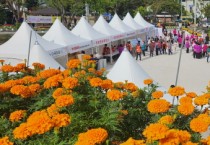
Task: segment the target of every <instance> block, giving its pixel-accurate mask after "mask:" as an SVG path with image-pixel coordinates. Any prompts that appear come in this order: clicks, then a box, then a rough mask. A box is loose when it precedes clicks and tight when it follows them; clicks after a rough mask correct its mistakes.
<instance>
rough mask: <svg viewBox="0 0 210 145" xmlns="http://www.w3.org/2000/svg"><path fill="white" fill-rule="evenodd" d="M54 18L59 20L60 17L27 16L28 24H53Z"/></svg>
mask: <svg viewBox="0 0 210 145" xmlns="http://www.w3.org/2000/svg"><path fill="white" fill-rule="evenodd" d="M56 18H58V19H59V20H61V17H57V16H27V22H28V23H53V22H54V21H55V20H56Z"/></svg>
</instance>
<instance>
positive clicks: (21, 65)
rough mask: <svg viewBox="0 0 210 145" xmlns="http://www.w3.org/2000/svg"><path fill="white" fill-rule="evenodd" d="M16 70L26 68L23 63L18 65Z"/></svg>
mask: <svg viewBox="0 0 210 145" xmlns="http://www.w3.org/2000/svg"><path fill="white" fill-rule="evenodd" d="M16 68H17V69H18V70H19V71H21V70H22V69H25V68H26V64H25V63H19V64H17V65H16Z"/></svg>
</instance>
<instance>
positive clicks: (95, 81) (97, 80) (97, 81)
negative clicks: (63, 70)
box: [90, 78, 103, 87]
mask: <svg viewBox="0 0 210 145" xmlns="http://www.w3.org/2000/svg"><path fill="white" fill-rule="evenodd" d="M102 82H103V80H102V79H100V78H92V79H90V85H91V86H92V87H99V86H101V84H102Z"/></svg>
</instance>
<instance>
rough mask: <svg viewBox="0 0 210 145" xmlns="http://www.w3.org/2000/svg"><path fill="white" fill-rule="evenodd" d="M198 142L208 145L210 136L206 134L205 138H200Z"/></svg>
mask: <svg viewBox="0 0 210 145" xmlns="http://www.w3.org/2000/svg"><path fill="white" fill-rule="evenodd" d="M200 142H201V143H202V145H210V136H208V137H207V138H206V139H202V140H201V141H200Z"/></svg>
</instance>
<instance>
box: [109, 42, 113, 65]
mask: <svg viewBox="0 0 210 145" xmlns="http://www.w3.org/2000/svg"><path fill="white" fill-rule="evenodd" d="M109 49H110V63H111V64H112V62H113V60H112V42H110V43H109Z"/></svg>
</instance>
